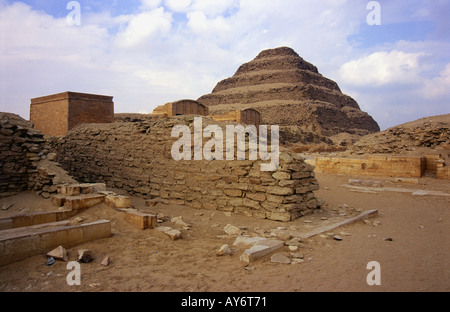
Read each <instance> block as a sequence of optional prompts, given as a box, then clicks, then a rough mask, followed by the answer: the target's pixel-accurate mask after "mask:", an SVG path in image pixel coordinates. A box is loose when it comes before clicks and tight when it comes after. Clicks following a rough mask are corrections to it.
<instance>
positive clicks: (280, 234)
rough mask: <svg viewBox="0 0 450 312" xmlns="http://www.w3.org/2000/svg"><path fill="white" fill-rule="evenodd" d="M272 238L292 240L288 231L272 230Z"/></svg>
mask: <svg viewBox="0 0 450 312" xmlns="http://www.w3.org/2000/svg"><path fill="white" fill-rule="evenodd" d="M270 236H271V237H276V238H278V239H280V240H284V241H287V240H290V239H291V237H292V236H291V234H290V233H289V232H288V231H286V230H272V231H271V232H270Z"/></svg>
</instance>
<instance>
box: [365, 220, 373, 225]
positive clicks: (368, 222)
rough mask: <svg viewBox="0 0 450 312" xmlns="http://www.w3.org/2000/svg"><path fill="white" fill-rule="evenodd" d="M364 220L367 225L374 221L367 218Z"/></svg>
mask: <svg viewBox="0 0 450 312" xmlns="http://www.w3.org/2000/svg"><path fill="white" fill-rule="evenodd" d="M363 221H364V223H365V224H367V225H369V224H370V225H371V224H372V222H371V221H370V220H367V219H366V220H363Z"/></svg>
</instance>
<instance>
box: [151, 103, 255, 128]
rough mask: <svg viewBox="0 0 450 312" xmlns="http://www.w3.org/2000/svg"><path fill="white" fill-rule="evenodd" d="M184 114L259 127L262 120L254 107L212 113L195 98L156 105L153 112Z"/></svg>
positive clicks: (158, 113)
mask: <svg viewBox="0 0 450 312" xmlns="http://www.w3.org/2000/svg"><path fill="white" fill-rule="evenodd" d="M184 115H199V116H208V115H209V117H212V118H213V119H214V120H216V121H222V122H237V123H240V124H245V125H255V126H256V127H259V126H260V125H261V124H262V122H261V114H260V113H259V112H258V111H256V110H254V109H244V110H236V111H230V112H228V113H226V114H221V115H210V114H209V110H208V108H207V107H206V106H204V105H202V104H200V103H199V102H197V101H193V100H181V101H177V102H173V103H167V104H165V105H161V106H158V107H156V108H155V109H154V110H153V113H152V114H151V116H152V117H155V118H168V117H174V116H184Z"/></svg>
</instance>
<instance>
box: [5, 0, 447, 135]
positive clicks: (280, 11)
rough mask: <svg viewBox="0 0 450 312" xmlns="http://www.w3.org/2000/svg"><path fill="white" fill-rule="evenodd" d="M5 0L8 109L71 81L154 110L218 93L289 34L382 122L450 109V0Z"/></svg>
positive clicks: (125, 107) (69, 86) (21, 109)
mask: <svg viewBox="0 0 450 312" xmlns="http://www.w3.org/2000/svg"><path fill="white" fill-rule="evenodd" d="M69 2H70V1H65V0H29V1H11V0H0V111H7V112H13V113H16V114H19V115H21V116H22V117H24V118H29V103H30V99H31V98H34V97H38V96H43V95H48V94H53V93H59V92H63V91H77V92H88V93H96V94H107V95H112V96H114V101H115V109H116V112H117V113H121V112H146V113H150V112H152V110H153V109H154V108H155V107H156V106H158V105H161V104H164V103H167V102H171V101H175V100H178V99H183V98H190V99H197V98H199V97H200V96H202V95H204V94H207V93H210V92H211V91H212V89H213V88H214V86H215V84H216V83H217V82H219V81H220V80H222V79H224V78H227V77H230V76H232V75H233V74H234V72H235V71H236V70H237V68H238V67H239V65H241V64H242V63H244V62H248V61H250V60H252V59H253V58H254V57H255V56H256V55H257V54H258V53H259V52H260V51H262V50H263V49H268V48H275V47H279V46H290V47H292V48H293V49H295V50H296V51H297V52H298V53H299V54H300V55H301V56H302V57H303V58H304V59H306V60H307V61H309V62H311V63H313V64H314V65H316V66H317V67H318V68H319V71H320V72H321V74H323V75H324V76H326V77H328V78H330V79H333V80H335V81H336V82H337V83H338V84H339V86H340V87H341V89H342V90H343V92H344V93H346V94H348V95H350V96H352V97H354V98H355V100H357V101H358V103H359V104H360V106H361V109H362V110H364V111H367V112H368V113H369V114H371V115H372V116H373V117H374V118H375V120H376V121H377V122H378V123H379V124H380V126H381V128H382V129H386V128H388V127H392V126H395V125H397V124H400V123H404V122H408V121H412V120H416V119H419V118H422V117H427V116H432V115H439V114H447V113H450V103H449V101H450V91H449V90H450V22H449V20H450V19H449V18H448V14H449V13H450V0H433V1H430V0H413V1H405V0H389V1H387V0H385V1H378V3H379V4H380V14H381V24H380V25H368V23H367V16H368V15H369V14H370V13H371V12H372V10H370V9H368V4H369V2H370V1H367V0H278V1H269V0H132V1H119V0H116V1H106V0H102V1H90V0H81V1H78V3H79V4H80V9H81V10H80V22H81V23H80V25H69V24H68V22H67V20H66V17H67V16H68V15H69V14H71V13H73V12H72V10H71V9H69V10H68V9H67V5H68V3H69Z"/></svg>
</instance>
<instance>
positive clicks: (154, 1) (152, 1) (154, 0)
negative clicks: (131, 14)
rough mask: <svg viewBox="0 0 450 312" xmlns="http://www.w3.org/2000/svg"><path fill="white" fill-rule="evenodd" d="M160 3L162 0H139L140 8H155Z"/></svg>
mask: <svg viewBox="0 0 450 312" xmlns="http://www.w3.org/2000/svg"><path fill="white" fill-rule="evenodd" d="M161 3H162V0H141V9H144V10H148V9H156V8H157V7H159V6H160V5H161Z"/></svg>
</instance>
